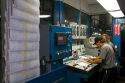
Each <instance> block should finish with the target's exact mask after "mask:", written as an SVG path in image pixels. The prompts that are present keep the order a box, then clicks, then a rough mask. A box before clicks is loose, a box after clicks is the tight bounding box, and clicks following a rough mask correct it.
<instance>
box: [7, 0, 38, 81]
mask: <svg viewBox="0 0 125 83" xmlns="http://www.w3.org/2000/svg"><path fill="white" fill-rule="evenodd" d="M7 1H8V4H7V6H8V8H9V9H8V10H7V12H6V15H8V16H6V18H7V24H6V29H5V32H6V33H5V44H6V45H5V50H6V52H5V55H6V82H8V83H23V82H25V81H27V80H31V79H33V78H35V77H38V76H39V75H40V67H39V66H40V64H39V40H40V37H39V17H38V16H39V5H40V3H39V0H7ZM10 9H11V11H10Z"/></svg>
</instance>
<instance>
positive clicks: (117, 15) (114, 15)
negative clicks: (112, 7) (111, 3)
mask: <svg viewBox="0 0 125 83" xmlns="http://www.w3.org/2000/svg"><path fill="white" fill-rule="evenodd" d="M109 13H110V14H111V15H112V16H113V17H115V18H118V17H124V14H123V13H122V11H120V10H119V11H113V12H109Z"/></svg>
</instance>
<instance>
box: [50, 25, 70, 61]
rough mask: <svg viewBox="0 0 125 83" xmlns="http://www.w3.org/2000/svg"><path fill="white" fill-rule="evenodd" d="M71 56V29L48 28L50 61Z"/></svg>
mask: <svg viewBox="0 0 125 83" xmlns="http://www.w3.org/2000/svg"><path fill="white" fill-rule="evenodd" d="M71 55H72V29H71V28H66V27H60V26H51V27H50V61H53V60H58V59H63V58H65V57H68V56H71Z"/></svg>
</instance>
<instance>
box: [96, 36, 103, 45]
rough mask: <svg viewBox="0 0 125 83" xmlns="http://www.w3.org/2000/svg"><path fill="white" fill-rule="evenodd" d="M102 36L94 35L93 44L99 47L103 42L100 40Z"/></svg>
mask: <svg viewBox="0 0 125 83" xmlns="http://www.w3.org/2000/svg"><path fill="white" fill-rule="evenodd" d="M102 39H103V38H102V37H101V36H99V37H96V38H95V43H94V45H97V47H101V46H102V43H104V42H103V41H102Z"/></svg>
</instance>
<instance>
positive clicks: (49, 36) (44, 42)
mask: <svg viewBox="0 0 125 83" xmlns="http://www.w3.org/2000/svg"><path fill="white" fill-rule="evenodd" d="M45 36H46V38H45ZM71 55H72V29H71V28H66V27H60V26H43V25H42V26H40V65H41V68H40V69H41V74H45V73H48V72H50V71H53V70H55V69H57V68H59V67H62V66H63V60H62V59H63V58H65V57H68V56H71Z"/></svg>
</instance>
